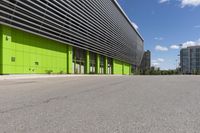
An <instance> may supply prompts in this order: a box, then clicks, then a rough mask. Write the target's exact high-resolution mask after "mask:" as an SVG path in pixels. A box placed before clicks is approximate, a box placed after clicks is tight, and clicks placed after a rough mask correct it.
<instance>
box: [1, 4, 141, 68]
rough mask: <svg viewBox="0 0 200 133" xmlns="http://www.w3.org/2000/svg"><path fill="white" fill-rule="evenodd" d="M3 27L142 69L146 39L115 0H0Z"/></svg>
mask: <svg viewBox="0 0 200 133" xmlns="http://www.w3.org/2000/svg"><path fill="white" fill-rule="evenodd" d="M0 24H3V25H7V26H10V27H13V28H17V29H20V30H23V31H27V32H30V33H33V34H37V35H40V36H43V37H47V38H50V39H53V40H56V41H59V42H62V43H66V44H70V45H72V46H74V47H78V48H82V49H86V50H89V51H92V52H95V53H99V54H102V55H105V56H108V57H111V58H114V59H119V60H122V61H125V62H127V63H130V64H134V65H139V63H140V61H141V58H142V55H143V39H142V37H141V36H140V35H139V33H138V32H137V31H136V30H135V29H134V27H133V26H132V25H131V22H130V21H129V20H128V18H127V17H126V15H125V14H124V13H123V11H122V10H121V9H120V7H119V6H118V4H117V2H116V1H114V0H0Z"/></svg>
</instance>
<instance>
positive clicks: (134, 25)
mask: <svg viewBox="0 0 200 133" xmlns="http://www.w3.org/2000/svg"><path fill="white" fill-rule="evenodd" d="M132 25H133V27H135V29H136V30H138V29H139V27H138V25H137V24H136V23H135V22H132Z"/></svg>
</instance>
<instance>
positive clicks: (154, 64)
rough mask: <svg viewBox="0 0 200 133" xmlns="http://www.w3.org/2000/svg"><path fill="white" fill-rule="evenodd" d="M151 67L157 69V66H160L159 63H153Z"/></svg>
mask: <svg viewBox="0 0 200 133" xmlns="http://www.w3.org/2000/svg"><path fill="white" fill-rule="evenodd" d="M152 66H154V67H159V66H160V63H157V62H154V63H152Z"/></svg>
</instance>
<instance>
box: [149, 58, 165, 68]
mask: <svg viewBox="0 0 200 133" xmlns="http://www.w3.org/2000/svg"><path fill="white" fill-rule="evenodd" d="M163 62H165V60H164V59H162V58H158V59H156V60H152V66H154V67H159V66H160V65H161V63H163Z"/></svg>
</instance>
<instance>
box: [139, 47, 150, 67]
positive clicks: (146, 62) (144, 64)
mask: <svg viewBox="0 0 200 133" xmlns="http://www.w3.org/2000/svg"><path fill="white" fill-rule="evenodd" d="M150 68H151V51H149V50H147V51H145V52H144V55H143V58H142V62H141V69H142V70H149V69H150Z"/></svg>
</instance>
